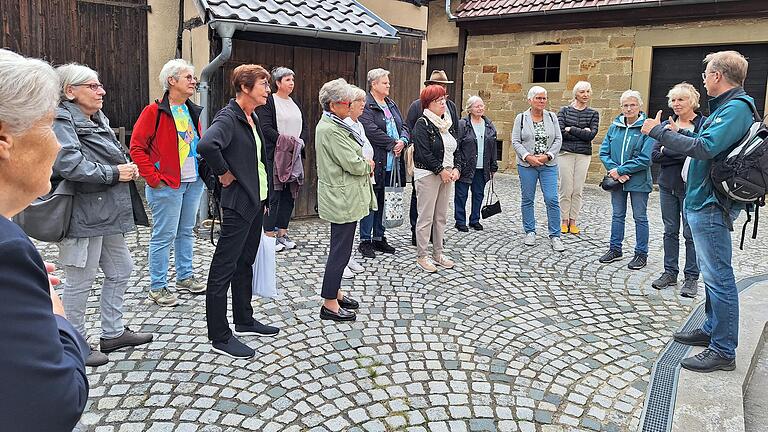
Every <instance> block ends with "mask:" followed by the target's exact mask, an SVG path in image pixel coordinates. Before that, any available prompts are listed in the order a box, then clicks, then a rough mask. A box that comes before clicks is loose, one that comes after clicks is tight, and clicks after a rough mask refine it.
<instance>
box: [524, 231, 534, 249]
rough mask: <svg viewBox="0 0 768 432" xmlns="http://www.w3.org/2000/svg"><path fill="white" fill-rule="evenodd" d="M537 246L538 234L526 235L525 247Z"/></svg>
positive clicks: (530, 233)
mask: <svg viewBox="0 0 768 432" xmlns="http://www.w3.org/2000/svg"><path fill="white" fill-rule="evenodd" d="M535 244H536V233H535V232H529V233H527V234H526V235H525V245H526V246H533V245H535Z"/></svg>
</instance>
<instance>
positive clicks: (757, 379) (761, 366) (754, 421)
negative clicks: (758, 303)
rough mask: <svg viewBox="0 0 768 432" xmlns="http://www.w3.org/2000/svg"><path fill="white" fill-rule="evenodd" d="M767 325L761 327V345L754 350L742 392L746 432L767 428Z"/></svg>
mask: <svg viewBox="0 0 768 432" xmlns="http://www.w3.org/2000/svg"><path fill="white" fill-rule="evenodd" d="M767 339H768V325H766V326H765V328H764V329H763V344H762V345H763V346H762V348H761V349H759V350H758V351H756V352H755V361H753V362H752V364H753V365H754V369H753V370H752V376H751V378H750V379H749V382H748V384H747V387H746V391H745V392H744V427H745V429H746V432H763V431H765V430H766V429H768V340H767Z"/></svg>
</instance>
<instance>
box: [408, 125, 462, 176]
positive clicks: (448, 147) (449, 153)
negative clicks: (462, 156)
mask: <svg viewBox="0 0 768 432" xmlns="http://www.w3.org/2000/svg"><path fill="white" fill-rule="evenodd" d="M440 138H442V139H443V167H444V168H446V169H448V168H453V152H455V151H456V148H457V147H458V143H457V142H456V138H454V137H453V135H451V133H450V132H440ZM428 175H435V173H433V172H432V171H429V170H425V169H422V168H414V169H413V179H414V180H418V179H420V178H424V177H426V176H428Z"/></svg>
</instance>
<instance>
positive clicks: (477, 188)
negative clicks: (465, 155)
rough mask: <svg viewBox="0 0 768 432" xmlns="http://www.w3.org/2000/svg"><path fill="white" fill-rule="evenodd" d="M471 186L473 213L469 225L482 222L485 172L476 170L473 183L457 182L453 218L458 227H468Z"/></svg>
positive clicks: (480, 169)
mask: <svg viewBox="0 0 768 432" xmlns="http://www.w3.org/2000/svg"><path fill="white" fill-rule="evenodd" d="M470 186H471V187H472V213H470V215H469V223H470V224H476V223H479V222H480V208H481V207H482V206H483V197H484V195H485V171H484V170H483V169H482V168H476V169H475V176H474V177H472V183H463V182H460V181H457V182H456V188H455V191H456V192H455V194H454V196H453V208H454V212H453V217H454V219H456V225H457V226H459V225H463V226H466V225H467V210H466V207H467V196H468V195H469V188H470Z"/></svg>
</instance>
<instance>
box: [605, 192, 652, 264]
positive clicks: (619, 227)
mask: <svg viewBox="0 0 768 432" xmlns="http://www.w3.org/2000/svg"><path fill="white" fill-rule="evenodd" d="M648 195H650V193H649V192H624V191H623V190H617V191H616V190H615V191H613V192H611V206H612V207H613V217H612V219H611V244H610V247H611V249H613V250H617V251H619V252H621V244H622V243H623V242H624V223H625V219H626V218H627V196H629V198H630V199H631V200H632V218H633V219H634V220H635V254H638V255H646V256H647V255H648V213H647V211H648Z"/></svg>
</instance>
